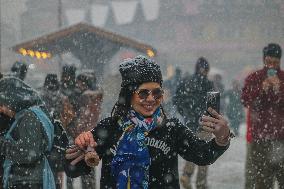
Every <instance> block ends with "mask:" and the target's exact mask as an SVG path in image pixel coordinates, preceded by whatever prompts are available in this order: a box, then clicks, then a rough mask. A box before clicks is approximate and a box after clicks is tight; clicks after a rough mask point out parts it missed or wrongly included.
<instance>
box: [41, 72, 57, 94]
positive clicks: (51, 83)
mask: <svg viewBox="0 0 284 189" xmlns="http://www.w3.org/2000/svg"><path fill="white" fill-rule="evenodd" d="M43 86H44V87H45V88H47V89H48V90H51V91H56V90H59V81H58V79H57V75H56V74H47V75H46V77H45V80H44V84H43Z"/></svg>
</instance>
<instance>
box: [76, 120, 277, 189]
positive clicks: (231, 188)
mask: <svg viewBox="0 0 284 189" xmlns="http://www.w3.org/2000/svg"><path fill="white" fill-rule="evenodd" d="M245 128H246V126H245V124H242V125H241V127H240V136H239V137H236V138H234V139H232V140H231V146H230V148H229V149H228V150H227V151H226V152H225V153H224V154H223V155H222V156H221V157H220V158H219V159H218V160H217V161H216V162H215V163H214V164H213V165H210V167H209V172H208V185H209V188H210V189H243V188H244V181H245V177H244V168H245V156H246V139H245V132H246V129H245ZM183 165H184V160H183V159H181V158H180V161H179V171H180V175H181V173H182V169H183ZM194 179H195V178H193V181H194ZM98 180H99V167H98V169H97V183H99V181H98ZM97 188H99V185H98V186H97ZM181 188H182V187H181ZM276 188H277V187H276ZM74 189H81V187H80V180H79V179H76V180H75V188H74ZM182 189H183V188H182Z"/></svg>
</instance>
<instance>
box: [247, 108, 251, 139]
mask: <svg viewBox="0 0 284 189" xmlns="http://www.w3.org/2000/svg"><path fill="white" fill-rule="evenodd" d="M246 113H247V119H246V123H247V133H246V138H247V143H251V141H252V135H251V123H250V113H249V110H247V111H246Z"/></svg>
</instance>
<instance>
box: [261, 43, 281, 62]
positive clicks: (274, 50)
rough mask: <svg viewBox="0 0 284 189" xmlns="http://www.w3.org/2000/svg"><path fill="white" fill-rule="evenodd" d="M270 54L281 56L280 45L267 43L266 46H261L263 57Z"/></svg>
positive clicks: (276, 56)
mask: <svg viewBox="0 0 284 189" xmlns="http://www.w3.org/2000/svg"><path fill="white" fill-rule="evenodd" d="M266 56H271V57H275V58H279V59H280V58H281V56H282V50H281V47H280V45H278V44H276V43H269V44H268V45H267V46H266V47H264V48H263V57H266Z"/></svg>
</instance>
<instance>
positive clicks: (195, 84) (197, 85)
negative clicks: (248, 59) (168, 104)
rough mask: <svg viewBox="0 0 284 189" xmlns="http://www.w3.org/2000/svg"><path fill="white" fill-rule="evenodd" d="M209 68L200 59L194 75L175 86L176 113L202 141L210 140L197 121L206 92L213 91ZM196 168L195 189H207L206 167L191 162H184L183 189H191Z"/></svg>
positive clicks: (206, 62) (204, 107)
mask: <svg viewBox="0 0 284 189" xmlns="http://www.w3.org/2000/svg"><path fill="white" fill-rule="evenodd" d="M209 70H210V66H209V63H208V61H207V60H206V59H205V58H204V57H200V58H199V59H198V60H197V62H196V65H195V73H194V74H193V75H192V76H190V77H185V78H184V79H182V81H181V82H180V84H179V85H178V86H177V90H176V96H175V100H174V102H175V104H176V106H177V110H178V112H179V113H180V114H181V115H182V116H183V117H184V118H186V117H187V118H188V120H185V123H186V125H187V127H188V128H189V129H191V130H192V132H194V133H196V134H197V136H198V137H199V138H201V139H204V140H210V139H211V134H209V133H207V132H205V131H203V130H201V129H200V128H199V119H200V117H201V116H202V115H203V114H204V111H205V110H206V96H207V92H208V91H213V90H214V86H213V82H212V81H209V79H208V77H207V76H208V73H209ZM195 167H197V178H196V183H195V184H194V185H195V186H196V188H197V189H207V188H208V187H207V171H208V166H196V165H195V164H193V163H192V162H186V163H185V166H184V169H183V174H182V176H181V179H180V181H181V184H182V185H183V187H184V188H185V189H191V188H192V187H191V181H192V176H193V173H194V170H195Z"/></svg>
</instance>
